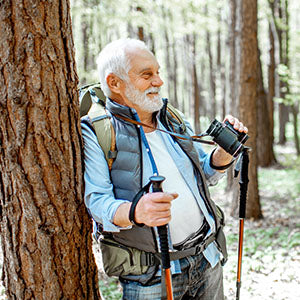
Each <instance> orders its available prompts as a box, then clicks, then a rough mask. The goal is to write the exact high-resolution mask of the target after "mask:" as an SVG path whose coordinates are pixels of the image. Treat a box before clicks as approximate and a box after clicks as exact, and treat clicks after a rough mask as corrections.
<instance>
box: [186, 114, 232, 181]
mask: <svg viewBox="0 0 300 300" xmlns="http://www.w3.org/2000/svg"><path fill="white" fill-rule="evenodd" d="M184 123H185V125H186V130H187V132H188V134H190V135H194V134H195V133H194V131H193V129H192V126H191V124H190V123H189V122H188V121H187V120H185V119H184ZM194 147H195V149H196V150H197V152H198V155H199V160H200V164H201V166H202V170H203V172H204V174H205V178H206V180H207V183H208V184H209V185H216V184H217V183H218V181H219V180H220V179H221V178H222V177H224V175H225V174H226V172H223V173H221V172H218V171H216V169H213V168H212V167H211V165H210V159H211V155H212V154H213V150H212V151H211V152H210V153H207V152H205V151H204V149H203V147H202V146H201V144H200V143H197V142H194Z"/></svg>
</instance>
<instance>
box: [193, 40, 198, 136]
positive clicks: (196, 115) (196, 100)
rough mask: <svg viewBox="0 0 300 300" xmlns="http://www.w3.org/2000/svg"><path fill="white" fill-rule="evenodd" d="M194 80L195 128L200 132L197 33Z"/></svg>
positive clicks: (194, 53) (194, 52) (194, 49)
mask: <svg viewBox="0 0 300 300" xmlns="http://www.w3.org/2000/svg"><path fill="white" fill-rule="evenodd" d="M192 55H193V61H192V68H193V72H192V82H193V91H194V129H195V132H200V90H199V85H198V74H197V67H196V34H194V35H193V37H192Z"/></svg>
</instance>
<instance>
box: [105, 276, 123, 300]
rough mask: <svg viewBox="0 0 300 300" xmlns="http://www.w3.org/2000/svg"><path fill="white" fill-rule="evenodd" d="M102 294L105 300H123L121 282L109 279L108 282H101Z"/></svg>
mask: <svg viewBox="0 0 300 300" xmlns="http://www.w3.org/2000/svg"><path fill="white" fill-rule="evenodd" d="M99 286H100V290H101V294H102V295H103V297H104V298H105V300H119V299H122V293H121V291H120V289H119V282H118V280H117V279H116V278H108V279H107V281H100V282H99Z"/></svg>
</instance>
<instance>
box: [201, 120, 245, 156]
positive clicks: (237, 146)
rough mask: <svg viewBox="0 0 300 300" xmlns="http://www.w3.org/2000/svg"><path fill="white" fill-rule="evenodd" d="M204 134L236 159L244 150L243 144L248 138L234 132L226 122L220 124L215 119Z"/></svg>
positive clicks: (243, 134)
mask: <svg viewBox="0 0 300 300" xmlns="http://www.w3.org/2000/svg"><path fill="white" fill-rule="evenodd" d="M206 133H207V134H208V135H210V136H211V137H213V141H215V142H216V143H217V144H218V145H219V146H220V147H222V148H223V149H224V150H225V151H226V152H228V153H229V154H231V155H232V156H233V157H237V156H238V155H239V154H240V153H241V151H242V150H243V149H244V146H243V144H244V143H245V142H246V141H247V140H248V138H249V136H248V135H247V134H246V133H244V132H239V131H237V130H235V129H234V128H233V126H232V125H231V124H230V123H229V122H228V121H226V122H225V123H221V122H219V121H218V120H216V119H215V120H214V121H213V122H212V123H211V124H210V126H209V128H208V129H207V130H206Z"/></svg>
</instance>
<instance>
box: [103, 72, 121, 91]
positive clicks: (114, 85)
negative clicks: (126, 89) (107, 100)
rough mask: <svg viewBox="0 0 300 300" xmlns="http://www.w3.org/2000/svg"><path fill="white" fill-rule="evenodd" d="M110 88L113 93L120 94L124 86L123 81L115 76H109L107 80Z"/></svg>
mask: <svg viewBox="0 0 300 300" xmlns="http://www.w3.org/2000/svg"><path fill="white" fill-rule="evenodd" d="M106 82H107V85H108V87H109V88H110V90H111V91H112V92H113V93H116V94H120V89H121V88H122V85H123V80H122V79H120V78H119V77H118V76H116V75H115V74H109V75H108V76H107V78H106Z"/></svg>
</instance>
